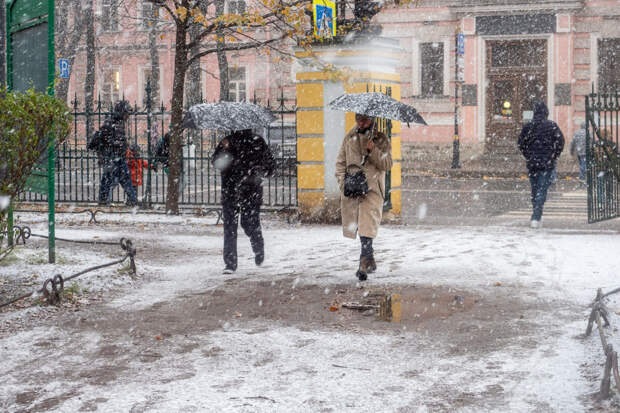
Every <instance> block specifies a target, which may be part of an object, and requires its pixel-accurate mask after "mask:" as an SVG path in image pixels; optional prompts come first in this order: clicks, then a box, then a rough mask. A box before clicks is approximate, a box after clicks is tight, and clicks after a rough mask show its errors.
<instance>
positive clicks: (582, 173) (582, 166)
mask: <svg viewBox="0 0 620 413" xmlns="http://www.w3.org/2000/svg"><path fill="white" fill-rule="evenodd" d="M577 159H578V160H579V179H585V178H586V156H585V155H579V156H577Z"/></svg>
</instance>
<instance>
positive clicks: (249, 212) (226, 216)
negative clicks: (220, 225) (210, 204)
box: [222, 196, 265, 269]
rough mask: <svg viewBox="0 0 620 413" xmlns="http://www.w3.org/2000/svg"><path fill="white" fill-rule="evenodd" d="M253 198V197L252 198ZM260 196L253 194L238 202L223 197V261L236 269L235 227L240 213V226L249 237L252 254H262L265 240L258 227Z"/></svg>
mask: <svg viewBox="0 0 620 413" xmlns="http://www.w3.org/2000/svg"><path fill="white" fill-rule="evenodd" d="M253 198H254V199H253ZM261 198H262V197H258V196H254V197H250V199H243V200H242V201H240V202H238V201H236V200H234V199H228V200H227V199H224V201H223V202H222V207H223V211H222V219H223V221H224V263H225V264H226V266H227V267H232V268H234V269H237V227H238V223H239V215H241V228H243V231H244V232H245V235H247V236H248V237H249V238H250V244H251V245H252V251H253V252H254V254H256V255H258V254H264V251H265V241H264V240H263V233H262V231H261V227H260V205H261V201H262V199H261Z"/></svg>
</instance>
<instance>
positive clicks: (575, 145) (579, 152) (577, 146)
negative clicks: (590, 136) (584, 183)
mask: <svg viewBox="0 0 620 413" xmlns="http://www.w3.org/2000/svg"><path fill="white" fill-rule="evenodd" d="M570 154H571V155H573V156H575V157H576V158H577V161H578V162H579V180H584V179H585V178H586V123H585V122H582V123H581V128H580V129H579V130H578V131H577V132H575V135H574V136H573V140H572V141H571V143H570Z"/></svg>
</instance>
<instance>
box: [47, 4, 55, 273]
mask: <svg viewBox="0 0 620 413" xmlns="http://www.w3.org/2000/svg"><path fill="white" fill-rule="evenodd" d="M47 28H48V35H47V82H48V88H47V93H48V94H49V95H50V96H54V78H55V77H56V64H55V62H56V56H55V51H54V0H48V9H47ZM55 163H56V162H55V145H54V136H53V135H50V137H49V146H48V148H47V202H48V205H49V207H48V218H47V228H48V236H49V241H48V252H49V254H48V255H49V257H48V258H49V263H50V264H54V263H55V262H56V228H55V221H56V217H55V212H56V208H55V207H56V205H55V200H56V191H55V175H56V170H55Z"/></svg>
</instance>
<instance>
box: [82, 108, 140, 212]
mask: <svg viewBox="0 0 620 413" xmlns="http://www.w3.org/2000/svg"><path fill="white" fill-rule="evenodd" d="M130 113H131V105H130V104H129V102H127V101H126V100H121V101H120V102H117V103H116V105H114V109H113V111H112V116H111V117H110V118H107V119H106V120H105V121H104V123H103V125H102V126H101V129H99V131H97V132H96V133H95V134H94V135H93V138H92V139H91V140H90V142H89V143H88V147H87V148H88V149H90V150H93V151H95V152H97V156H98V157H99V162H100V165H101V166H102V167H103V173H102V175H101V185H100V186H99V203H100V204H107V203H108V202H109V197H110V191H111V190H112V188H113V187H114V186H116V185H117V184H118V183H120V184H121V185H122V187H123V189H124V190H125V194H126V196H127V201H126V203H127V205H129V206H134V205H136V204H137V203H138V200H137V195H136V189H135V188H134V186H133V185H132V183H131V175H130V173H129V167H128V165H127V148H128V146H127V136H126V134H125V122H126V121H127V119H129V114H130Z"/></svg>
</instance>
